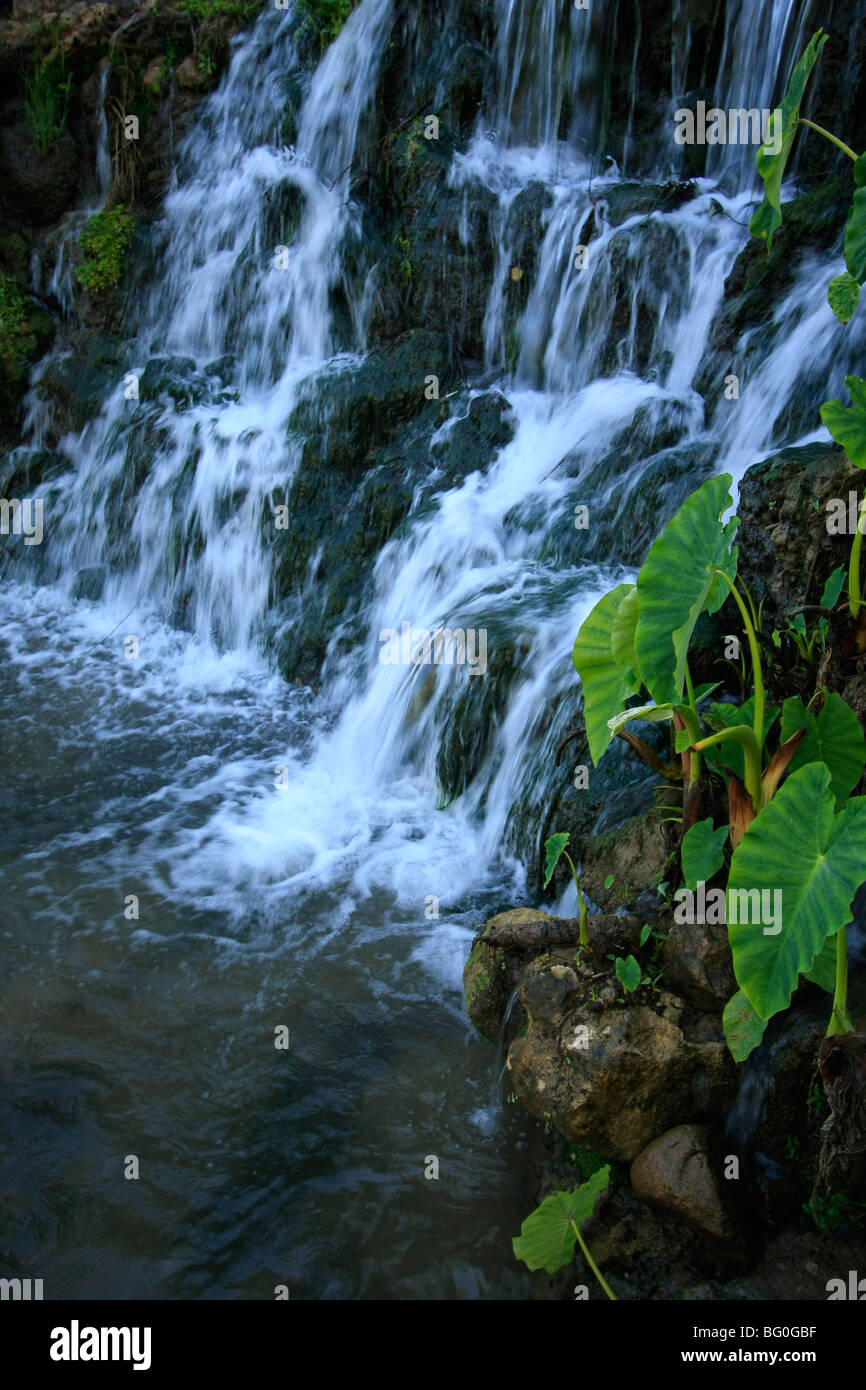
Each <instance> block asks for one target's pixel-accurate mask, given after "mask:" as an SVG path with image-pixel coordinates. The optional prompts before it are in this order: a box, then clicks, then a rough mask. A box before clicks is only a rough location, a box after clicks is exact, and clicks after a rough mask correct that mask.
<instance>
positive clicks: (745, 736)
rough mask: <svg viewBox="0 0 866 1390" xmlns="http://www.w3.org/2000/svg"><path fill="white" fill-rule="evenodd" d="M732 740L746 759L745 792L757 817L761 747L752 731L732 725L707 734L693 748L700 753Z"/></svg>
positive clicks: (744, 725) (761, 803)
mask: <svg viewBox="0 0 866 1390" xmlns="http://www.w3.org/2000/svg"><path fill="white" fill-rule="evenodd" d="M732 739H735V740H736V742H737V743H739V744H741V745H742V749H743V754H744V756H745V759H746V791H747V792H748V793H749V796H750V797H751V798H752V805H753V806H754V808H755V815H757V814H758V812H759V811H760V809H761V807H762V806H763V804H764V802H763V795H762V788H761V745H760V743H759V742H758V740H757V739H756V737H755V731H754V729H750V728H749V726H748V724H734V725H733V726H732V727H729V728H727V729H722V730H720V732H719V733H717V734H709V735H708V736H707V738H702V739H701V741H700V743H696V744H695V745H694V746H695V747H696V748H697V749H698V751H700V750H702V749H704V748H710V747H711V746H712V745H713V744H714V743H730V742H731V740H732Z"/></svg>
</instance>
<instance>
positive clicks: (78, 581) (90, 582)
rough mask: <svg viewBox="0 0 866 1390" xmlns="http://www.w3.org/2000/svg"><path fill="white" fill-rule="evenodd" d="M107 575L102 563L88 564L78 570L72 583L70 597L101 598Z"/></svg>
mask: <svg viewBox="0 0 866 1390" xmlns="http://www.w3.org/2000/svg"><path fill="white" fill-rule="evenodd" d="M107 577H108V571H107V570H106V568H105V566H104V565H90V566H88V567H87V568H86V569H83V570H79V571H78V573H77V574H76V576H75V581H74V583H73V585H72V597H73V598H75V599H82V598H83V599H93V600H98V599H101V598H102V593H103V590H104V588H105V581H106V578H107Z"/></svg>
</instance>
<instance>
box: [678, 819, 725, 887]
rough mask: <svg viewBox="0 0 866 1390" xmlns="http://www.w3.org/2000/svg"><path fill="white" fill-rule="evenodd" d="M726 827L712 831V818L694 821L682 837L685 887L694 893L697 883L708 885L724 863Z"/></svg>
mask: <svg viewBox="0 0 866 1390" xmlns="http://www.w3.org/2000/svg"><path fill="white" fill-rule="evenodd" d="M727 838H728V827H727V826H726V825H721V826H719V828H718V830H714V829H713V818H712V816H707V818H706V820H699V821H696V822H695V824H694V825H693V826H691V827H690V829H689V830H687V831H686V833H685V835H684V836H683V842H682V846H681V853H682V859H683V877H684V878H685V881H686V887H687V888H689V889H691V891H692V892H693V893H694V891H695V889H696V888H697V886H698V884H699V883H709V881H710V879H711V878H712V876H713V874H715V873H718V871H719V869H720V868H721V867H722V865H723V864H724V862H725V841H726V840H727Z"/></svg>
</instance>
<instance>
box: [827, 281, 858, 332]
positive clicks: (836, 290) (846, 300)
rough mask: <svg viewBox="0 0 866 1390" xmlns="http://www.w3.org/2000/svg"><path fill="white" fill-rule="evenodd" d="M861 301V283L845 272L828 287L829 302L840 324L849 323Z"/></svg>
mask: <svg viewBox="0 0 866 1390" xmlns="http://www.w3.org/2000/svg"><path fill="white" fill-rule="evenodd" d="M859 299H860V283H859V281H858V280H855V279H854V276H853V275H851V274H849V272H848V271H847V270H843V271H842V274H841V275H836V276H834V278H833V279H832V280H831V281H830V283H829V285H828V286H827V301H828V303H829V305H830V308H831V309H832V310H833V313H834V314H835V315H836V317H837V319H838V320H839V322H840V323H847V322H848V320H849V319H850V318H852V317H853V314H854V310H855V309H856V308H857V304H858V301H859Z"/></svg>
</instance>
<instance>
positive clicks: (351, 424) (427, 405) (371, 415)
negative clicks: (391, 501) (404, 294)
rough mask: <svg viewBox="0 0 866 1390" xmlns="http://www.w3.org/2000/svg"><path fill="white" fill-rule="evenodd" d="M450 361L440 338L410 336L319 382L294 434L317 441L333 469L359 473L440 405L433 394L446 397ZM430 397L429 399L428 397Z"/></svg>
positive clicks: (299, 412)
mask: <svg viewBox="0 0 866 1390" xmlns="http://www.w3.org/2000/svg"><path fill="white" fill-rule="evenodd" d="M448 372H449V358H448V346H447V342H446V341H444V340H443V339H442V337H440V336H439V335H438V334H435V333H425V332H421V331H418V332H414V333H408V334H406V335H405V336H404V337H402V338H400V339H399V340H398V341H397V342H395V343H391V344H389V345H388V346H386V347H381V348H379V349H378V350H376V351H374V352H371V353H368V355H367V356H366V357H365V358H364V359H363V361H362V362H361V363H360V364H359V365H357V366H353V367H348V368H344V369H343V370H340V371H336V372H333V373H332V374H330V375H326V376H322V377H319V378H318V379H317V382H316V386H315V390H314V392H313V394H312V395H310V396H308V397H307V398H306V399H305V400H302V401H301V403H300V404H299V405H298V406H296V408H295V410H294V411H293V412H292V416H291V418H290V420H289V432H290V434H294V435H296V436H301V437H302V438H305V439H306V440H307V441H308V444H309V442H310V441H311V440H312V441H314V442H315V448H316V451H317V452H318V454H319V455H320V456H321V457H322V459H323V460H324V459H326V460H327V464H328V467H330V468H333V469H336V470H338V471H340V472H354V471H356V470H358V469H360V468H362V467H365V466H368V465H369V464H370V463H372V462H373V461H374V457H375V451H376V449H377V448H378V447H380V446H381V445H383V444H385V443H386V442H387V441H388V439H389V438H390V436H391V435H392V434H393V433H394V432H395V431H396V430H397V428H398V427H399V426H400V425H402V424H405V422H406V421H407V420H410V419H412V418H413V417H415V416H418V415H420V414H421V413H422V411H424V410H425V409H426V410H427V413H428V415H429V416H430V417H431V418H432V417H434V416H435V415H436V413H437V409H438V408H437V406H436V405H435V401H434V399H433V398H432V397H431V395H430V394H429V393H430V392H432V391H433V389H434V386H433V384H432V383H430V382H429V378H431V377H435V378H436V379H437V383H438V384H437V385H436V387H435V389H436V392H437V394H443V395H444V394H445V388H446V383H447V381H448ZM425 393H427V394H425Z"/></svg>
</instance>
